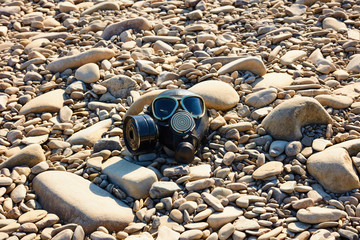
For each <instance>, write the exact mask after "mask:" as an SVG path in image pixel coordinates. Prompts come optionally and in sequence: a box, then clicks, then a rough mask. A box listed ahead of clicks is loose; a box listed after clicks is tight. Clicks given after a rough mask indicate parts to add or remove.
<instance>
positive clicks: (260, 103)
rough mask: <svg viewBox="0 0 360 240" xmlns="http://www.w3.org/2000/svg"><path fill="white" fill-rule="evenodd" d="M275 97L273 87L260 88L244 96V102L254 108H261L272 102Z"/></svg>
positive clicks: (275, 93)
mask: <svg viewBox="0 0 360 240" xmlns="http://www.w3.org/2000/svg"><path fill="white" fill-rule="evenodd" d="M276 97H277V91H276V89H275V88H269V89H264V90H260V91H258V92H254V93H251V94H249V95H247V96H246V98H245V103H246V104H247V105H250V106H252V107H255V108H261V107H265V106H267V105H269V104H270V103H272V102H273V101H274V100H275V99H276Z"/></svg>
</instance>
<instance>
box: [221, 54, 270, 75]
mask: <svg viewBox="0 0 360 240" xmlns="http://www.w3.org/2000/svg"><path fill="white" fill-rule="evenodd" d="M239 70H248V71H250V72H252V73H254V74H257V75H259V76H263V75H265V73H266V67H265V65H264V63H263V61H262V60H261V59H260V58H257V57H246V58H239V59H238V60H235V61H232V62H230V63H228V64H225V65H224V66H223V67H221V68H220V69H219V70H218V74H219V75H222V74H226V73H230V72H234V71H239Z"/></svg>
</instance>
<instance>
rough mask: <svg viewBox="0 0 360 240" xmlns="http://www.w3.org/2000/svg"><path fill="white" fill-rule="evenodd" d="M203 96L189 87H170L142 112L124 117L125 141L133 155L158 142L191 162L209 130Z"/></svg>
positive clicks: (180, 158)
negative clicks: (187, 88)
mask: <svg viewBox="0 0 360 240" xmlns="http://www.w3.org/2000/svg"><path fill="white" fill-rule="evenodd" d="M208 121H209V119H208V114H207V110H206V108H205V102H204V99H203V98H202V97H201V96H199V95H197V94H194V93H192V92H190V91H188V90H184V89H172V90H167V91H164V92H162V93H161V94H159V95H158V96H157V97H156V98H155V99H154V100H153V101H152V102H151V104H150V106H149V107H148V108H147V111H146V112H145V114H142V115H136V116H127V117H126V118H125V121H124V131H123V132H124V140H125V145H126V147H127V149H128V150H129V151H130V152H131V153H132V154H134V155H139V154H144V153H149V152H151V151H154V149H155V146H156V144H157V143H158V142H159V143H160V144H162V145H163V146H165V147H167V148H168V149H170V150H172V151H174V152H175V160H176V161H177V162H179V163H190V162H192V161H193V159H194V155H195V153H196V152H197V151H198V149H199V147H200V142H201V140H202V139H203V137H204V136H205V134H206V133H207V131H208V126H209V124H208Z"/></svg>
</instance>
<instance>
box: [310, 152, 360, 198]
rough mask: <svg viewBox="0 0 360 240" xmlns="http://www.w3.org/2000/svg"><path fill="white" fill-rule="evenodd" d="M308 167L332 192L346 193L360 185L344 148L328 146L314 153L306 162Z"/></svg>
mask: <svg viewBox="0 0 360 240" xmlns="http://www.w3.org/2000/svg"><path fill="white" fill-rule="evenodd" d="M335 146H336V145H335ZM306 167H307V170H308V171H309V173H310V174H311V175H312V176H313V177H314V178H315V179H316V180H318V181H319V182H320V184H321V185H322V186H324V187H325V188H326V189H328V190H330V191H332V192H336V193H344V192H347V191H351V190H352V189H354V188H358V187H360V182H359V177H358V176H357V174H356V171H355V169H354V167H353V164H352V160H351V158H350V156H349V154H348V152H347V151H346V150H345V149H344V148H333V149H331V148H328V149H326V150H325V151H322V152H319V153H316V154H313V155H311V156H310V157H309V159H308V161H307V162H306Z"/></svg>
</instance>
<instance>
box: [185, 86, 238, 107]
mask: <svg viewBox="0 0 360 240" xmlns="http://www.w3.org/2000/svg"><path fill="white" fill-rule="evenodd" d="M188 90H189V91H191V92H193V93H196V94H199V95H200V96H201V97H203V98H204V101H205V105H206V107H207V108H208V109H211V108H213V109H215V110H222V111H226V110H229V109H231V108H233V107H234V106H235V105H236V104H237V103H238V102H239V100H240V98H239V94H238V93H237V92H236V91H235V90H234V88H233V87H231V86H230V85H229V84H227V83H225V82H222V81H217V80H208V81H203V82H200V83H198V84H196V85H194V86H193V87H191V88H189V89H188Z"/></svg>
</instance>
